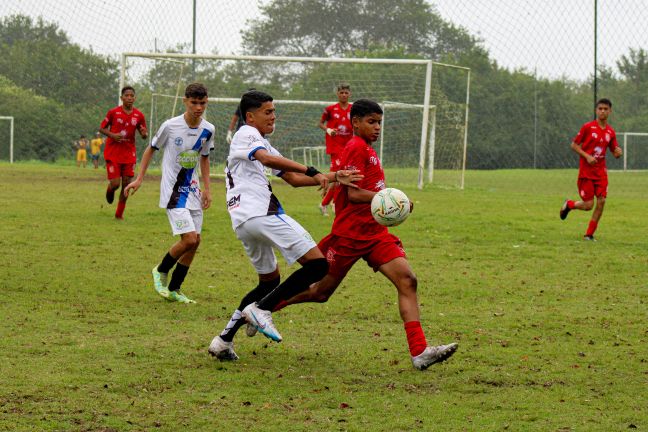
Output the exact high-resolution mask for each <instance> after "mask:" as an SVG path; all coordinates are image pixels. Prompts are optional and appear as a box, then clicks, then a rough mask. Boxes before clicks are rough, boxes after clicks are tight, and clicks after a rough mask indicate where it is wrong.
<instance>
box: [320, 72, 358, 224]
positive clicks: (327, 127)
mask: <svg viewBox="0 0 648 432" xmlns="http://www.w3.org/2000/svg"><path fill="white" fill-rule="evenodd" d="M336 94H337V98H338V103H336V104H333V105H329V106H327V107H326V108H324V112H323V113H322V118H321V119H320V122H319V125H318V126H319V128H320V129H322V130H323V131H324V132H326V154H328V155H331V172H335V171H338V170H340V162H341V160H340V158H341V156H342V152H343V151H344V146H346V144H347V142H349V140H350V139H351V137H352V136H353V128H352V127H351V106H352V104H350V103H349V97H350V96H351V86H350V85H349V84H347V83H340V84H339V85H338V86H337V92H336ZM334 194H335V185H331V186H330V187H329V189H328V191H327V192H326V195H324V199H323V200H322V203H321V204H320V206H319V208H320V211H321V212H322V215H324V216H328V210H327V207H328V205H329V204H330V203H331V201H332V200H333V196H334Z"/></svg>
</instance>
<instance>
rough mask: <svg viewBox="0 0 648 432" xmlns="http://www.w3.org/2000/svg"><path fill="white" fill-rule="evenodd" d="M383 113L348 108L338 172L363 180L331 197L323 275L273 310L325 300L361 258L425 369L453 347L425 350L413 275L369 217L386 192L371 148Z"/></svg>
mask: <svg viewBox="0 0 648 432" xmlns="http://www.w3.org/2000/svg"><path fill="white" fill-rule="evenodd" d="M382 113H383V111H382V109H381V108H380V105H378V104H377V103H376V102H374V101H371V100H367V99H359V100H357V101H356V102H355V103H354V104H353V107H352V108H351V122H352V124H353V133H354V137H353V138H352V139H351V140H350V141H349V142H348V143H347V145H346V148H345V149H344V152H343V153H342V161H341V169H345V170H358V171H359V174H361V175H364V178H363V179H362V180H360V181H358V182H357V183H356V185H357V186H358V187H359V189H354V188H349V187H341V188H340V189H339V192H338V193H337V195H336V200H335V220H334V221H333V228H332V230H331V234H329V235H328V236H326V237H324V238H323V239H322V240H321V241H320V242H319V244H318V247H319V248H320V250H321V251H322V253H323V254H324V256H325V257H326V259H327V261H328V263H329V270H328V274H327V275H326V276H325V277H324V278H323V279H322V280H321V281H319V282H316V283H315V284H313V285H311V287H310V288H309V289H308V290H306V291H304V292H302V293H300V294H297V295H296V296H295V297H293V298H291V299H289V300H287V301H284V302H281V303H279V304H278V305H277V306H276V307H275V308H274V310H275V311H276V310H279V309H281V308H283V307H285V306H288V305H290V304H295V303H302V302H325V301H327V300H328V298H329V297H330V296H331V295H332V294H333V292H334V291H335V290H336V288H337V287H338V286H339V285H340V283H342V281H343V280H344V277H345V276H346V274H347V273H348V272H349V270H351V267H353V265H354V264H355V262H356V261H358V260H359V259H360V258H362V259H364V260H365V261H366V262H367V264H368V265H369V266H370V267H371V268H373V270H374V271H379V272H381V273H382V274H383V275H385V276H386V277H387V279H389V280H390V281H391V282H392V283H393V284H394V286H395V287H396V290H397V291H398V305H399V310H400V315H401V318H402V320H403V322H404V324H405V334H406V336H407V342H408V345H409V351H410V354H411V357H412V363H413V365H414V367H415V368H417V369H420V370H424V369H427V368H428V367H429V366H430V365H432V364H434V363H439V362H442V361H444V360H446V359H448V358H449V357H450V356H451V355H452V354H454V352H455V351H456V350H457V347H458V345H457V344H456V343H451V344H448V345H439V346H428V345H427V341H426V339H425V335H424V333H423V329H422V328H421V322H420V312H419V306H418V298H417V294H416V290H417V285H418V281H417V279H416V275H415V274H414V272H413V271H412V268H411V267H410V265H409V263H408V261H407V258H406V257H405V251H404V250H403V246H402V244H401V241H400V239H399V238H398V237H396V236H395V235H393V234H390V233H389V231H388V230H387V228H386V227H384V226H382V225H380V224H379V223H378V222H376V221H375V220H374V218H373V216H372V215H371V199H372V198H373V196H374V195H375V194H376V193H377V192H378V191H380V190H381V189H384V188H385V173H384V171H383V169H382V166H381V164H380V160H379V159H378V155H377V154H376V151H375V150H374V148H373V147H372V143H374V142H375V141H376V140H377V139H378V138H379V136H380V129H381V123H382Z"/></svg>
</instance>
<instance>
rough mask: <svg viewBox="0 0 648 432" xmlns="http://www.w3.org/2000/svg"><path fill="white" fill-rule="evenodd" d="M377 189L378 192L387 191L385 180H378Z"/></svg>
mask: <svg viewBox="0 0 648 432" xmlns="http://www.w3.org/2000/svg"><path fill="white" fill-rule="evenodd" d="M376 189H377V190H383V189H385V180H378V181H377V182H376Z"/></svg>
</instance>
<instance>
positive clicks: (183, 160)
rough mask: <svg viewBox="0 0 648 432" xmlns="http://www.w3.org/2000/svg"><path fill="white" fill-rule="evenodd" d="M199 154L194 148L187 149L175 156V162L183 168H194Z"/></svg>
mask: <svg viewBox="0 0 648 432" xmlns="http://www.w3.org/2000/svg"><path fill="white" fill-rule="evenodd" d="M198 159H199V155H198V152H197V151H195V150H187V151H183V152H182V153H180V154H179V155H178V156H176V162H177V163H179V164H180V165H181V166H182V167H183V168H187V169H191V168H195V167H196V165H197V164H198Z"/></svg>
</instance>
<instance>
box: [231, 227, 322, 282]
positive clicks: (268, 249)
mask: <svg viewBox="0 0 648 432" xmlns="http://www.w3.org/2000/svg"><path fill="white" fill-rule="evenodd" d="M235 232H236V237H238V239H239V240H241V242H242V243H243V247H244V248H245V252H246V253H247V255H248V257H250V262H252V265H253V266H254V268H255V269H256V271H257V273H258V274H268V273H272V272H273V271H275V269H276V268H277V257H276V256H275V254H274V250H273V247H274V248H276V249H277V250H278V251H279V252H281V255H283V257H284V259H285V260H286V262H287V263H288V265H292V264H294V263H295V262H296V261H297V260H298V259H299V258H301V257H303V256H304V255H306V252H308V251H309V250H311V249H313V248H314V247H317V244H316V243H315V242H314V241H313V237H311V235H310V234H309V233H308V231H306V230H305V229H304V228H303V227H302V226H301V225H299V223H298V222H297V221H296V220H294V219H293V218H291V217H290V216H288V215H286V214H281V215H270V216H258V217H255V218H252V219H248V220H247V221H245V222H243V223H242V224H241V225H239V226H238V228H236V230H235Z"/></svg>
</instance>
